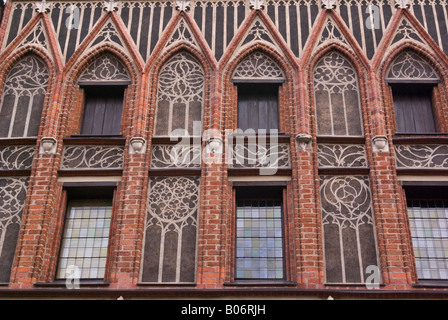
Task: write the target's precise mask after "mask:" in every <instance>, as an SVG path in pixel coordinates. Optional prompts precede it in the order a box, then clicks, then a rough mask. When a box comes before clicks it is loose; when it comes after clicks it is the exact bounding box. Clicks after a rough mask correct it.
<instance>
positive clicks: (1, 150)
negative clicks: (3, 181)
mask: <svg viewBox="0 0 448 320" xmlns="http://www.w3.org/2000/svg"><path fill="white" fill-rule="evenodd" d="M34 150H35V146H4V147H0V170H29V169H31V166H32V164H33V157H34Z"/></svg>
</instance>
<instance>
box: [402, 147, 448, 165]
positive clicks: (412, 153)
mask: <svg viewBox="0 0 448 320" xmlns="http://www.w3.org/2000/svg"><path fill="white" fill-rule="evenodd" d="M395 157H396V160H397V167H398V168H408V169H421V168H427V169H430V168H432V169H438V168H440V169H444V168H448V145H395Z"/></svg>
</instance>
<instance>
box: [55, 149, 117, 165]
mask: <svg viewBox="0 0 448 320" xmlns="http://www.w3.org/2000/svg"><path fill="white" fill-rule="evenodd" d="M123 155H124V148H123V147H121V146H66V147H65V148H64V151H63V155H62V164H61V169H62V170H66V169H122V168H123Z"/></svg>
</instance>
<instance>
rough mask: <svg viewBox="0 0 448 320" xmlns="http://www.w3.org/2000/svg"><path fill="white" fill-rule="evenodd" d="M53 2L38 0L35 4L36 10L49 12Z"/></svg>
mask: <svg viewBox="0 0 448 320" xmlns="http://www.w3.org/2000/svg"><path fill="white" fill-rule="evenodd" d="M50 6H51V4H50V3H48V2H47V1H46V0H42V1H41V2H36V3H35V5H34V10H36V11H37V12H39V13H49V12H50Z"/></svg>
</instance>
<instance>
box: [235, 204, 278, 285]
mask: <svg viewBox="0 0 448 320" xmlns="http://www.w3.org/2000/svg"><path fill="white" fill-rule="evenodd" d="M282 223H283V222H282V205H281V201H279V200H276V201H262V200H253V201H238V202H237V209H236V279H283V278H284V266H283V228H282Z"/></svg>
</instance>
